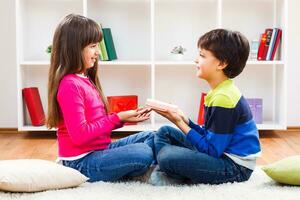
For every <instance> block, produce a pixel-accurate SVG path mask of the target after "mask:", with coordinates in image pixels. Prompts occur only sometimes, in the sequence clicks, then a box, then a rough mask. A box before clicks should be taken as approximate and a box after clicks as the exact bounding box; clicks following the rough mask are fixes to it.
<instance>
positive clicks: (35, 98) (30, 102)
mask: <svg viewBox="0 0 300 200" xmlns="http://www.w3.org/2000/svg"><path fill="white" fill-rule="evenodd" d="M22 94H23V97H24V101H25V104H26V106H27V109H28V112H29V116H30V119H31V123H32V125H33V126H41V125H44V124H45V113H44V109H43V106H42V101H41V97H40V94H39V90H38V88H37V87H29V88H24V89H22Z"/></svg>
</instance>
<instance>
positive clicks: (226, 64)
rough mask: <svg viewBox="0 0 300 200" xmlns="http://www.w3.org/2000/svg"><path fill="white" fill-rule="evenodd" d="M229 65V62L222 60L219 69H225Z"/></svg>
mask: <svg viewBox="0 0 300 200" xmlns="http://www.w3.org/2000/svg"><path fill="white" fill-rule="evenodd" d="M227 66H228V63H227V62H220V63H219V65H218V69H220V70H223V69H225V68H226V67H227Z"/></svg>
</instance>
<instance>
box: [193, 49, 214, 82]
mask: <svg viewBox="0 0 300 200" xmlns="http://www.w3.org/2000/svg"><path fill="white" fill-rule="evenodd" d="M195 62H196V65H197V77H199V78H201V79H204V80H206V81H210V80H211V79H212V78H213V77H214V75H215V73H216V72H217V71H219V68H220V61H219V60H218V59H217V58H216V57H215V56H214V55H213V54H212V53H211V52H210V51H208V50H205V49H199V55H198V57H197V59H196V61H195Z"/></svg>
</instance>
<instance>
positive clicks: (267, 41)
mask: <svg viewBox="0 0 300 200" xmlns="http://www.w3.org/2000/svg"><path fill="white" fill-rule="evenodd" d="M272 32H273V29H271V28H267V29H266V30H265V34H266V43H265V48H264V52H263V57H262V60H266V58H267V54H268V51H269V46H270V42H271V38H272Z"/></svg>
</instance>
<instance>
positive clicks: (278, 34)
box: [271, 29, 282, 60]
mask: <svg viewBox="0 0 300 200" xmlns="http://www.w3.org/2000/svg"><path fill="white" fill-rule="evenodd" d="M281 35H282V30H281V29H278V33H277V36H276V40H275V44H274V49H273V51H272V55H271V60H274V56H275V53H276V50H277V47H278V45H279V43H280V41H281Z"/></svg>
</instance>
